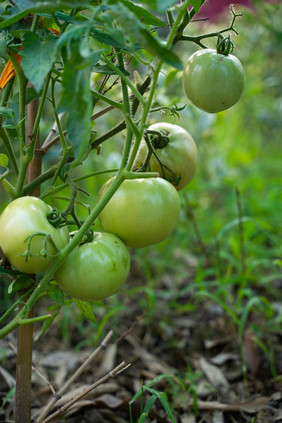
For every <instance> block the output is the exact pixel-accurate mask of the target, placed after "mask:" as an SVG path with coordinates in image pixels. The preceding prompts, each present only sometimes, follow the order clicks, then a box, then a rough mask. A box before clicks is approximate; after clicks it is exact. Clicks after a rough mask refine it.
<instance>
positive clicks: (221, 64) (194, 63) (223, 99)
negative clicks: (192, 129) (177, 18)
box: [183, 49, 245, 113]
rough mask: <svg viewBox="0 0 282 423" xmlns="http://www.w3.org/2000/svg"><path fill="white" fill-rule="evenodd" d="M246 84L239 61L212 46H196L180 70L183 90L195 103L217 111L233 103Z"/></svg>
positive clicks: (210, 111) (208, 110) (207, 109)
mask: <svg viewBox="0 0 282 423" xmlns="http://www.w3.org/2000/svg"><path fill="white" fill-rule="evenodd" d="M244 87H245V73H244V69H243V66H242V65H241V62H240V61H239V59H237V57H235V56H233V55H232V54H228V55H226V54H223V53H221V52H218V51H217V50H213V49H203V50H198V51H196V52H195V53H194V54H192V56H191V57H189V59H188V61H187V63H186V65H185V67H184V71H183V88H184V91H185V94H186V96H187V98H188V100H190V101H191V102H192V103H193V104H194V105H195V106H196V107H198V108H199V109H202V110H204V111H205V112H208V113H217V112H221V111H223V110H226V109H228V108H230V107H232V106H233V105H234V104H235V103H237V101H238V100H239V98H240V97H241V95H242V93H243V90H244Z"/></svg>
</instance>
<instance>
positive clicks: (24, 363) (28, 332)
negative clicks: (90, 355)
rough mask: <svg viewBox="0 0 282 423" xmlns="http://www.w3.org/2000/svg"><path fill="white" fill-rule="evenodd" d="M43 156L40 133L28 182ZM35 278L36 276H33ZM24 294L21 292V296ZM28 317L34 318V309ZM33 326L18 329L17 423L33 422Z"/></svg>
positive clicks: (32, 114) (31, 110)
mask: <svg viewBox="0 0 282 423" xmlns="http://www.w3.org/2000/svg"><path fill="white" fill-rule="evenodd" d="M38 105H39V102H38V99H36V100H34V101H32V102H31V103H29V104H28V106H27V140H28V144H31V143H32V142H33V128H34V122H35V119H36V115H37V111H38ZM41 165H42V154H41V153H40V139H39V133H38V135H37V139H36V141H35V151H34V157H33V159H32V161H31V162H30V164H29V167H28V173H27V182H28V183H29V182H31V181H32V180H33V179H34V178H36V177H37V176H39V175H40V174H41ZM30 195H34V196H39V195H40V186H38V187H36V188H35V189H34V190H33V191H32V192H31V193H30ZM33 276H34V275H33ZM24 293H25V291H24V292H20V296H21V295H23V294H24ZM27 317H29V318H30V317H33V309H32V310H30V312H29V314H28V316H27ZM32 346H33V324H29V325H22V326H19V328H18V350H17V371H16V410H15V423H30V422H31V370H32Z"/></svg>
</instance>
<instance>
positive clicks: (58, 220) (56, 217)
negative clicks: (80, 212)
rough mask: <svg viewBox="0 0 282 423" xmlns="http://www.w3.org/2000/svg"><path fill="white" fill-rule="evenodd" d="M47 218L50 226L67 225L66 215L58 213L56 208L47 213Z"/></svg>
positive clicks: (60, 226)
mask: <svg viewBox="0 0 282 423" xmlns="http://www.w3.org/2000/svg"><path fill="white" fill-rule="evenodd" d="M47 220H48V222H49V223H50V224H51V225H52V226H54V228H62V227H63V226H66V225H67V218H66V216H64V215H63V214H62V213H60V212H59V210H57V209H53V210H52V211H51V212H50V213H49V214H48V215H47Z"/></svg>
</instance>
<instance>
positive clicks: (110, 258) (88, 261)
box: [55, 232, 130, 301]
mask: <svg viewBox="0 0 282 423" xmlns="http://www.w3.org/2000/svg"><path fill="white" fill-rule="evenodd" d="M129 269H130V257H129V252H128V250H127V248H126V246H125V245H124V244H123V242H122V241H121V240H120V239H119V238H118V237H116V236H115V235H113V234H109V233H102V232H94V234H93V238H92V240H90V241H87V242H85V243H84V244H81V245H79V246H77V247H76V248H74V250H73V251H72V252H71V253H70V254H69V255H68V256H67V258H66V260H65V261H64V262H63V264H62V266H61V267H60V268H59V270H57V272H56V274H55V280H56V282H57V283H58V284H59V286H60V287H61V288H62V290H63V291H65V292H66V293H67V294H68V295H69V296H70V297H73V298H77V299H79V300H88V301H97V300H104V299H105V298H107V297H109V296H111V295H113V294H115V293H116V292H117V291H118V290H119V289H120V287H121V286H122V285H123V284H124V282H125V281H126V279H127V276H128V273H129Z"/></svg>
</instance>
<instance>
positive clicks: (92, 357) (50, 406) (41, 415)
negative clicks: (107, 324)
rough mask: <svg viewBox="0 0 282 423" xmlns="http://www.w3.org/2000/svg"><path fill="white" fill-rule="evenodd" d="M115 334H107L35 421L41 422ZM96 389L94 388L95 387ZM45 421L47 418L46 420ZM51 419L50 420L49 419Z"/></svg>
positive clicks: (111, 332) (36, 422)
mask: <svg viewBox="0 0 282 423" xmlns="http://www.w3.org/2000/svg"><path fill="white" fill-rule="evenodd" d="M112 335H113V331H110V332H109V333H108V334H107V336H106V337H105V338H104V339H103V341H102V342H101V344H100V345H99V346H98V348H96V350H95V351H93V353H92V354H90V356H89V357H88V358H87V360H86V361H85V362H84V363H83V364H82V365H81V366H80V367H79V368H78V369H77V371H76V372H75V373H74V374H73V375H72V376H71V377H70V378H69V380H68V381H67V382H66V383H65V384H64V385H63V386H62V387H61V389H60V390H59V391H58V392H57V393H56V394H55V395H54V396H53V398H52V399H51V400H50V401H49V402H48V404H47V405H46V406H45V407H44V408H43V410H42V411H41V413H40V415H39V416H38V417H37V419H36V421H35V423H40V422H42V421H43V419H44V418H45V417H46V416H47V414H48V413H49V411H50V410H51V409H52V408H53V407H54V405H55V404H56V402H57V401H58V400H59V399H60V398H61V396H62V395H63V394H64V393H65V392H66V391H67V389H68V388H69V386H70V385H71V384H72V383H73V382H74V381H75V380H76V379H77V378H78V377H79V376H80V375H81V374H82V372H83V371H84V370H85V368H86V367H87V366H88V365H89V363H90V362H91V361H92V360H93V359H94V358H95V357H96V356H97V354H98V353H99V352H100V351H101V350H102V349H104V348H106V347H107V346H108V344H109V341H110V339H111V337H112ZM93 389H94V388H93ZM44 421H45V420H44ZM48 421H49V420H48Z"/></svg>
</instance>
